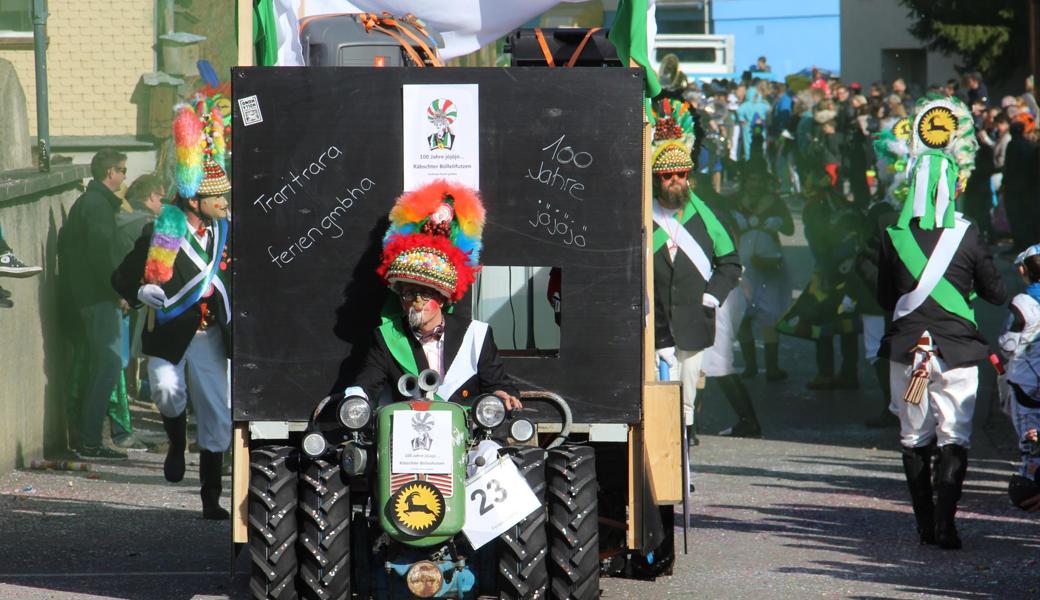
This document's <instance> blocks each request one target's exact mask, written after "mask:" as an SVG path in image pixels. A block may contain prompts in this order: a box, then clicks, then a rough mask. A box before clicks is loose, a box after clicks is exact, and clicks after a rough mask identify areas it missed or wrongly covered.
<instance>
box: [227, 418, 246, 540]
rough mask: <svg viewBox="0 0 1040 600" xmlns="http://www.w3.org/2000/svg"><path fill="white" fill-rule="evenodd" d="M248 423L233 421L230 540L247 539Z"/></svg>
mask: <svg viewBox="0 0 1040 600" xmlns="http://www.w3.org/2000/svg"><path fill="white" fill-rule="evenodd" d="M248 437H249V423H246V422H244V421H239V422H237V423H235V428H234V430H233V431H232V439H231V541H232V542H234V543H236V544H244V543H246V542H247V541H248V533H247V532H248V525H247V519H248V515H249V442H248V441H247V440H248Z"/></svg>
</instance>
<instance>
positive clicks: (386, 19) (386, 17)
mask: <svg viewBox="0 0 1040 600" xmlns="http://www.w3.org/2000/svg"><path fill="white" fill-rule="evenodd" d="M382 21H383V23H385V24H387V25H389V26H392V27H394V28H396V29H397V30H398V31H400V32H401V33H403V34H405V35H406V36H408V38H409V39H411V40H412V41H413V42H415V43H416V44H419V47H420V48H422V50H423V52H425V53H426V56H428V57H429V58H430V64H432V65H433V66H435V67H443V66H444V63H442V62H441V60H440V59H439V58H437V53H436V52H434V51H433V50H431V49H430V47H429V46H427V45H426V42H424V41H423V40H422V38H420V37H419V36H417V35H415V34H414V33H412V32H411V30H409V29H408V28H407V27H404V26H402V25H401V24H400V23H398V22H397V21H396V20H394V18H393V15H391V14H390V13H383V19H382Z"/></svg>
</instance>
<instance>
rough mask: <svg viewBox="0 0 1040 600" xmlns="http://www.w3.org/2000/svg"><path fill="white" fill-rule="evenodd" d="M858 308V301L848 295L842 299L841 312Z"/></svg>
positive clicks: (848, 311)
mask: <svg viewBox="0 0 1040 600" xmlns="http://www.w3.org/2000/svg"><path fill="white" fill-rule="evenodd" d="M854 310H856V301H855V300H853V299H852V298H849V297H848V296H845V297H844V298H842V299H841V310H840V311H838V312H840V313H850V312H853V311H854Z"/></svg>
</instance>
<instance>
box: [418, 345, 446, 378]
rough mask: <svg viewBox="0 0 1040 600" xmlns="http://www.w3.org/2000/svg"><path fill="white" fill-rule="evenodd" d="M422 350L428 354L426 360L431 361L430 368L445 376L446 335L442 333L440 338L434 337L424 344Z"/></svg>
mask: <svg viewBox="0 0 1040 600" xmlns="http://www.w3.org/2000/svg"><path fill="white" fill-rule="evenodd" d="M422 350H423V354H425V355H426V362H428V363H430V368H431V369H433V370H434V371H437V372H438V373H440V375H441V377H444V364H443V363H444V336H443V335H442V336H441V339H439V340H438V339H432V340H430V341H428V342H426V343H425V344H422Z"/></svg>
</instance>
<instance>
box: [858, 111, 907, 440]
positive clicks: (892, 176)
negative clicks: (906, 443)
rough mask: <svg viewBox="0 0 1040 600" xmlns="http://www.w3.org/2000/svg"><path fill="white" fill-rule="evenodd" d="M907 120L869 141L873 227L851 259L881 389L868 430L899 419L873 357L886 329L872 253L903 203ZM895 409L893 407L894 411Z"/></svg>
mask: <svg viewBox="0 0 1040 600" xmlns="http://www.w3.org/2000/svg"><path fill="white" fill-rule="evenodd" d="M910 126H911V123H910V119H901V120H899V121H898V122H896V124H895V125H893V126H892V127H891V128H890V129H887V130H885V131H882V132H881V133H879V134H878V136H877V137H876V138H875V140H874V155H875V156H876V157H877V174H878V191H879V197H877V198H875V199H874V201H873V202H872V203H871V205H870V208H868V209H867V217H866V219H865V220H864V222H865V223H866V224H867V225H868V226H870V227H873V231H872V232H870V233H868V234H867V236H866V240H867V242H866V244H865V245H864V247H863V250H862V251H861V252H860V253H859V256H858V257H857V259H856V275H858V276H859V278H858V280H856V281H855V284H856V285H855V286H854V288H855V292H856V294H855V296H856V307H857V308H858V309H859V313H860V318H861V319H862V321H863V353H864V358H866V359H867V362H868V363H870V365H871V367H872V370H873V371H874V376H875V378H876V379H877V384H878V389H880V391H881V406H880V410H879V411H878V414H877V415H876V416H874V417H871V418H869V419H867V420H866V422H865V425H866V426H867V427H870V428H881V427H895V426H897V425H899V419H898V418H897V417H896V416H895V415H896V413H898V412H899V411H898V410H895V411H894V412H893V409H892V393H891V391H892V389H891V384H890V382H889V368H888V361H887V360H881V359H879V358H878V349H879V348H880V347H881V338H882V337H883V336H884V335H885V329H886V328H887V326H888V319H887V317H888V313H887V312H886V311H885V310H884V309H882V308H881V305H880V304H878V302H877V275H878V264H877V260H878V250H879V249H880V247H881V235H882V233H883V232H884V230H885V229H886V228H888V227H890V226H892V225H895V223H896V220H897V218H898V216H899V209H900V207H902V206H903V202H904V201H905V200H906V194H907V189H908V184H907V181H906V165H907V157H908V155H909V153H910V147H909V146H908V143H909V141H910ZM896 408H897V409H898V407H896Z"/></svg>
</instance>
